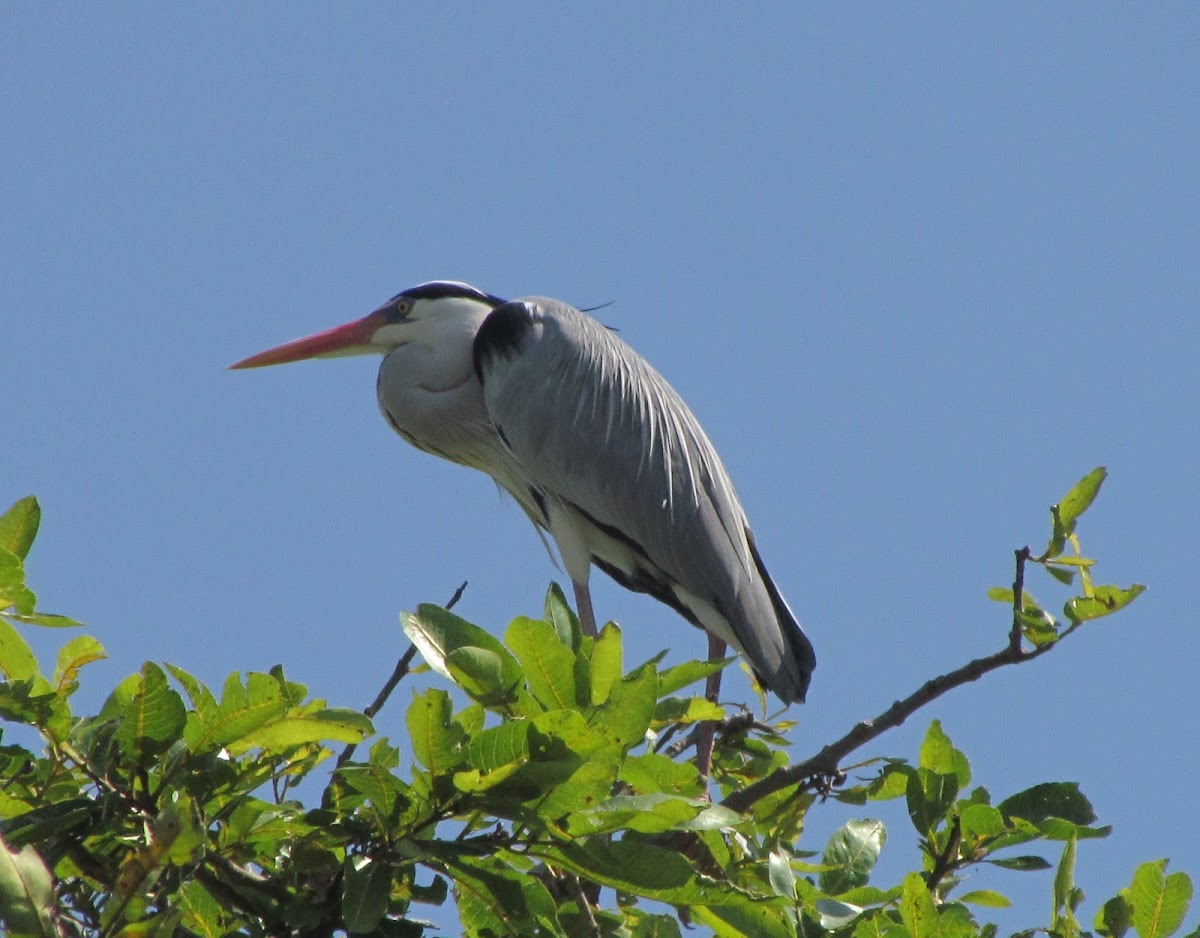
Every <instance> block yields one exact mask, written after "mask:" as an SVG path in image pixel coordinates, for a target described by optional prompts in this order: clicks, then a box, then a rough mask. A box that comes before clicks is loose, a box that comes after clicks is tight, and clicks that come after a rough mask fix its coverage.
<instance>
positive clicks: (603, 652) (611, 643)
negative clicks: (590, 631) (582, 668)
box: [591, 622, 624, 707]
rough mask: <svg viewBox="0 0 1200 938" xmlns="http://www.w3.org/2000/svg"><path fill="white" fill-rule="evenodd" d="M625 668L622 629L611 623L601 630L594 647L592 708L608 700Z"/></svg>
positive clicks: (592, 660)
mask: <svg viewBox="0 0 1200 938" xmlns="http://www.w3.org/2000/svg"><path fill="white" fill-rule="evenodd" d="M623 668H624V658H623V650H622V647H621V629H620V628H619V627H618V626H617V625H616V623H613V622H610V623H608V624H607V625H605V626H604V628H602V629H601V630H600V635H599V636H598V637H597V638H596V644H595V645H593V646H592V659H591V684H592V694H591V698H592V699H591V703H592V706H596V707H598V706H599V705H600V704H602V703H604V702H605V701H607V700H608V695H609V694H611V693H612V689H613V687H614V686H615V685H616V683H617V681H619V680H620V679H621V671H622V669H623Z"/></svg>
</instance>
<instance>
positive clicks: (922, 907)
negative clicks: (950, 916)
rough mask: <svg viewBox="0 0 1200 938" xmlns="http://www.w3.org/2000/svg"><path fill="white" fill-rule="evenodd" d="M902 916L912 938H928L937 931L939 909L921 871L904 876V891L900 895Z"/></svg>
mask: <svg viewBox="0 0 1200 938" xmlns="http://www.w3.org/2000/svg"><path fill="white" fill-rule="evenodd" d="M900 917H901V919H903V921H904V926H905V928H907V929H908V933H909V934H910V935H911V936H912V938H928V936H931V935H933V934H935V933H936V931H937V924H938V922H937V909H936V908H934V905H933V897H932V896H930V895H929V888H928V887H927V886H926V885H925V880H924V879H923V878H922V877H921V875H920V874H919V873H909V874H908V875H907V876H905V877H904V891H903V892H902V893H901V895H900Z"/></svg>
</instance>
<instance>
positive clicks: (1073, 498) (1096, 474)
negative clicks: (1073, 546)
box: [1057, 466, 1108, 529]
mask: <svg viewBox="0 0 1200 938" xmlns="http://www.w3.org/2000/svg"><path fill="white" fill-rule="evenodd" d="M1107 477H1108V470H1107V469H1105V468H1104V467H1103V466H1099V467H1097V468H1096V469H1093V470H1092V471H1091V472H1089V473H1088V474H1087V475H1085V476H1084V477H1083V478H1082V479H1080V480H1079V481H1078V482H1076V483H1075V485H1074V486H1072V488H1071V491H1069V492H1067V494H1066V495H1064V496H1063V499H1062V501H1060V502H1059V503H1058V506H1057V507H1058V518H1059V521H1060V522H1061V523H1062V525H1063V527H1065V528H1068V529H1070V528H1071V527H1072V526H1073V525H1074V524H1075V520H1076V519H1077V518H1079V517H1080V516H1081V515H1082V514H1083V513H1084V512H1085V511H1087V510H1088V509H1089V508H1090V507H1091V505H1092V502H1094V501H1095V500H1096V496H1097V495H1099V494H1100V486H1102V485H1103V484H1104V480H1105V479H1106V478H1107Z"/></svg>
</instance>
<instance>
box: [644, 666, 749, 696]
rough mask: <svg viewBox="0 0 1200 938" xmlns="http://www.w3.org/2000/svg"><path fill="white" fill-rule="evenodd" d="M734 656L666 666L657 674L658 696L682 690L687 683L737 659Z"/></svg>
mask: <svg viewBox="0 0 1200 938" xmlns="http://www.w3.org/2000/svg"><path fill="white" fill-rule="evenodd" d="M737 660H738V659H737V658H736V657H730V658H724V659H722V660H719V661H685V662H683V663H682V664H677V665H675V666H674V667H671V668H667V670H665V671H663V672H662V673H661V674H660V675H659V676H658V693H659V696H662V697H665V696H667V695H668V694H673V693H675V692H676V691H679V690H683V688H685V687H687V686H688V685H689V684H695V683H696V682H697V681H702V680H704V679H705V678H707V677H708V676H709V675H710V674H716V673H717V672H718V671H723V670H725V668H727V667H728V666H729V665H730V664H732V663H733V662H735V661H737Z"/></svg>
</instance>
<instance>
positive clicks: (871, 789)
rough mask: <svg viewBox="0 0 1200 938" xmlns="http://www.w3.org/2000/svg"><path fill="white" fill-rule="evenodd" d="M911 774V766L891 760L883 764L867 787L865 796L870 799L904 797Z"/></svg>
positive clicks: (880, 799) (885, 799)
mask: <svg viewBox="0 0 1200 938" xmlns="http://www.w3.org/2000/svg"><path fill="white" fill-rule="evenodd" d="M912 774H913V768H912V767H911V766H909V765H905V764H904V763H901V762H891V763H889V764H888V765H885V766H884V767H883V769H882V771H880V773H879V775H878V777H876V778H875V779H874V780H872V782H871V784H870V785H869V786H868V787H867V797H868V798H869V799H870V800H871V801H891V800H892V799H893V798H902V797H904V794H905V793H906V792H907V791H908V777H909V776H910V775H912Z"/></svg>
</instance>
